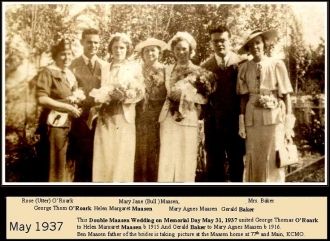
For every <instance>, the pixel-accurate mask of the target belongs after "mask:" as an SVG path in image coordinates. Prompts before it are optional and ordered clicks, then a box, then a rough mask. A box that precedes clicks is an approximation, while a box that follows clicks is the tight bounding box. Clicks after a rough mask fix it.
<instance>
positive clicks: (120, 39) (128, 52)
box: [108, 36, 133, 58]
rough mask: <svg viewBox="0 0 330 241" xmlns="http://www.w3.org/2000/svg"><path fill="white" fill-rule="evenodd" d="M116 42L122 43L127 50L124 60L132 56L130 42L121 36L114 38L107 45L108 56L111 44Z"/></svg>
mask: <svg viewBox="0 0 330 241" xmlns="http://www.w3.org/2000/svg"><path fill="white" fill-rule="evenodd" d="M118 41H122V42H123V43H124V44H125V45H126V49H127V52H126V58H127V57H129V56H131V55H132V54H133V44H132V42H131V41H130V40H128V39H127V38H125V37H122V36H114V37H113V38H111V40H110V42H109V45H108V52H109V53H110V55H111V48H112V46H113V44H114V43H115V42H118Z"/></svg>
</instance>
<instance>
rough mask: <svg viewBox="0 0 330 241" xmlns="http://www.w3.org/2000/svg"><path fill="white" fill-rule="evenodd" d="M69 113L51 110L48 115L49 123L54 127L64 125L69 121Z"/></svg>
mask: <svg viewBox="0 0 330 241" xmlns="http://www.w3.org/2000/svg"><path fill="white" fill-rule="evenodd" d="M67 120H68V113H64V112H59V111H56V110H51V111H50V112H49V114H48V117H47V124H48V125H50V126H53V127H63V126H65V124H66V123H67Z"/></svg>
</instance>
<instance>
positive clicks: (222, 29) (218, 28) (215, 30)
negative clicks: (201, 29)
mask: <svg viewBox="0 0 330 241" xmlns="http://www.w3.org/2000/svg"><path fill="white" fill-rule="evenodd" d="M224 32H227V33H228V36H229V38H230V37H231V33H230V30H229V28H228V27H227V26H225V25H220V26H216V27H211V28H210V29H209V35H211V34H214V33H224Z"/></svg>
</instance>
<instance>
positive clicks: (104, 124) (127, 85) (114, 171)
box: [93, 33, 144, 182]
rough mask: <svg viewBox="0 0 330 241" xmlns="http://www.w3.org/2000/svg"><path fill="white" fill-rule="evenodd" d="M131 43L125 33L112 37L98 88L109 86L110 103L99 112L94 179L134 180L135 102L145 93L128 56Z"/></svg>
mask: <svg viewBox="0 0 330 241" xmlns="http://www.w3.org/2000/svg"><path fill="white" fill-rule="evenodd" d="M132 47H133V46H132V43H131V40H130V38H129V37H128V36H127V35H126V34H122V33H120V34H118V33H117V34H115V35H114V36H112V37H111V39H110V43H109V47H108V51H109V53H110V55H111V57H112V61H111V63H110V64H109V65H107V66H106V68H107V69H106V70H105V71H103V73H104V74H103V75H102V79H101V88H104V87H108V88H110V89H112V92H111V94H110V99H111V100H110V103H109V104H107V105H106V107H105V108H104V109H103V112H102V114H99V118H98V120H97V125H96V130H95V137H94V155H93V182H133V180H134V156H135V139H136V137H135V104H136V103H137V102H139V101H140V100H142V98H143V95H144V84H143V83H144V81H143V75H142V70H141V66H140V65H139V64H137V63H134V62H131V61H129V60H128V59H127V57H128V56H129V55H130V54H131V52H132V49H133V48H132Z"/></svg>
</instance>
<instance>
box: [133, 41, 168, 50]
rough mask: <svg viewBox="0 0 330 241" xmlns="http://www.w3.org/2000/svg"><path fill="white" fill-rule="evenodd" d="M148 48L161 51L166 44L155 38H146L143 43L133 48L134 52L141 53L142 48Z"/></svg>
mask: <svg viewBox="0 0 330 241" xmlns="http://www.w3.org/2000/svg"><path fill="white" fill-rule="evenodd" d="M148 46H157V47H159V48H160V50H161V51H163V50H164V49H166V47H167V44H166V43H165V42H164V41H162V40H159V39H156V38H148V39H146V40H145V41H142V42H140V43H138V44H137V45H136V47H135V51H137V52H141V51H142V49H143V48H145V47H148Z"/></svg>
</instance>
